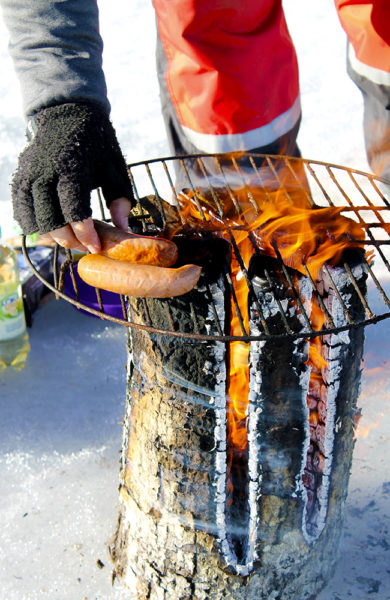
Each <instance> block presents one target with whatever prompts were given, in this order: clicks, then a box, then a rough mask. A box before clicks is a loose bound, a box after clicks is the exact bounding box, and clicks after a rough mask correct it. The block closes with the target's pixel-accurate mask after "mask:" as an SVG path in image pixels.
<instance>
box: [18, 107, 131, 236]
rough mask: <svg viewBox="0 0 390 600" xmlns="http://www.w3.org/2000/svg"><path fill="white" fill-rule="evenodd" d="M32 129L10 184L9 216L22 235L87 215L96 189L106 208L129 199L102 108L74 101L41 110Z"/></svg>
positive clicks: (120, 157)
mask: <svg viewBox="0 0 390 600" xmlns="http://www.w3.org/2000/svg"><path fill="white" fill-rule="evenodd" d="M32 128H33V131H34V133H35V135H34V137H33V139H32V141H31V142H30V144H29V145H28V146H27V147H26V148H25V149H24V151H23V152H22V153H21V155H20V157H19V164H18V168H17V170H16V173H15V175H14V179H13V183H12V199H13V206H14V216H15V219H16V220H17V221H18V222H19V224H20V226H21V227H22V229H23V232H24V233H25V234H26V235H27V234H31V233H35V232H36V231H39V232H40V233H47V232H48V231H52V230H53V229H58V228H59V227H63V226H64V225H66V224H67V223H71V222H73V221H83V220H84V219H87V218H88V217H90V216H91V214H92V211H91V206H90V192H91V190H92V189H95V188H97V187H99V186H100V187H101V188H102V191H103V195H104V198H105V200H106V203H107V206H108V207H109V206H110V204H111V202H112V201H113V200H115V199H116V198H120V197H122V196H125V197H126V198H128V199H129V200H130V202H132V201H133V192H132V189H131V184H130V180H129V177H128V173H127V169H126V163H125V160H124V158H123V155H122V152H121V150H120V148H119V144H118V140H117V138H116V135H115V131H114V128H113V127H112V125H111V122H110V120H109V118H108V116H107V114H106V113H105V112H104V111H103V110H102V109H100V108H99V107H97V106H94V105H91V104H77V103H75V104H73V103H70V104H61V105H59V106H53V107H51V108H45V109H43V110H42V111H40V112H39V113H38V114H37V115H35V116H34V119H33V121H32Z"/></svg>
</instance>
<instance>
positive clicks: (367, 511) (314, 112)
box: [0, 0, 390, 600]
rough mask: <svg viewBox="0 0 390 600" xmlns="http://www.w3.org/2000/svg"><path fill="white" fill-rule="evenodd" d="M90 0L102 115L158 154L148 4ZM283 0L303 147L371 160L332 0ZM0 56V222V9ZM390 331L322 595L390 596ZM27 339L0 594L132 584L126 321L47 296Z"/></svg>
mask: <svg viewBox="0 0 390 600" xmlns="http://www.w3.org/2000/svg"><path fill="white" fill-rule="evenodd" d="M99 5H100V11H101V30H102V34H103V37H104V40H105V53H104V65H105V70H106V76H107V82H108V87H109V93H110V100H111V103H112V119H113V122H114V124H115V126H116V128H117V132H118V136H119V139H120V141H121V144H122V148H123V150H124V152H125V154H126V157H127V160H128V161H129V162H132V161H138V160H142V159H147V158H154V157H158V156H162V155H164V154H168V153H169V150H168V146H167V143H166V140H165V132H164V125H163V122H162V119H161V116H160V110H159V98H158V89H157V82H156V78H155V72H154V48H155V33H154V14H153V9H152V6H151V4H149V3H146V2H143V1H142V0H134V1H133V2H127V1H125V0H116V2H108V1H104V0H101V2H100V3H99ZM284 5H285V9H286V15H287V19H288V23H289V27H290V30H291V34H292V36H293V39H294V41H295V44H296V48H297V52H298V58H299V64H300V70H301V90H302V105H303V115H304V117H303V122H302V127H301V132H300V136H299V142H300V147H301V151H302V154H303V156H304V157H307V158H313V159H318V160H325V161H331V162H334V163H338V164H346V165H348V166H351V167H355V168H358V169H362V170H368V166H367V163H366V158H365V153H364V146H363V137H362V127H361V120H362V104H361V99H360V94H359V92H358V90H357V89H356V88H355V86H354V85H353V84H352V83H351V82H350V80H349V79H348V77H347V75H346V73H345V45H346V43H345V37H344V34H343V31H342V29H341V27H340V25H339V23H338V20H337V16H336V13H335V10H334V7H333V2H332V0H322V1H321V2H307V0H285V2H284ZM0 67H1V74H2V77H1V78H0V202H1V204H0V207H1V213H0V214H1V217H0V219H1V225H2V227H3V228H5V229H6V231H7V230H10V229H12V221H11V217H10V215H11V211H10V205H9V179H10V175H11V173H12V171H13V169H14V167H15V164H16V157H17V154H18V152H19V150H20V149H21V148H22V146H23V144H24V133H23V130H24V124H23V119H22V117H21V111H22V109H21V103H20V99H19V92H18V83H17V81H16V79H15V76H14V74H13V71H12V66H11V63H10V59H9V58H8V55H7V50H6V32H5V29H4V27H3V24H2V23H0ZM389 337H390V324H389V322H388V321H384V322H382V323H381V324H379V325H376V326H370V327H368V328H367V331H366V338H367V339H366V347H365V348H366V349H365V363H364V370H363V384H362V393H361V397H360V401H359V404H360V406H361V407H362V409H363V417H362V419H361V421H360V427H359V429H360V437H359V438H358V440H357V444H356V449H355V458H354V464H353V470H352V476H351V482H350V489H349V497H348V503H347V520H346V526H345V533H344V538H343V543H342V560H341V561H340V566H339V568H338V570H337V572H336V574H335V577H334V579H333V580H332V581H331V582H330V583H329V586H328V587H327V589H326V590H324V591H323V593H322V594H321V595H320V597H319V600H347V599H348V598H353V599H354V600H367V599H368V598H370V599H371V598H372V599H373V600H389V599H390V591H389V590H390V570H389V568H390V567H389V565H390V561H389V557H390V539H389V533H388V532H389V525H390V475H389V469H388V456H389V454H390V440H389V432H390V416H389V411H390V387H389V386H390V371H389V364H388V358H387V357H388V353H389ZM30 340H31V352H30V355H29V358H28V362H27V365H26V367H25V369H24V370H23V371H22V372H21V373H14V372H12V371H9V372H6V373H5V374H2V375H1V379H0V411H1V412H0V522H1V525H0V600H35V599H37V600H38V599H39V600H40V599H50V600H82V599H88V600H122V599H124V598H129V593H128V592H126V591H124V590H123V589H122V588H121V587H120V586H118V585H115V586H114V587H111V568H112V567H111V564H110V559H109V557H108V552H107V543H108V541H109V539H110V537H111V535H112V534H113V532H114V530H115V519H116V513H117V481H118V470H119V466H118V461H119V452H120V448H121V425H120V421H121V418H122V413H123V408H124V396H125V359H126V357H125V331H124V330H123V329H122V328H121V327H120V326H116V325H111V324H107V323H106V322H103V321H100V320H98V319H94V318H91V317H89V316H85V315H83V314H80V313H78V312H77V311H75V310H73V308H72V307H70V306H69V305H67V304H65V303H64V302H62V301H61V302H56V301H55V300H51V301H49V302H48V303H47V304H45V305H44V306H43V307H42V308H41V309H40V310H39V311H38V312H37V313H36V316H35V318H34V322H33V327H32V328H31V330H30ZM364 436H365V437H364ZM98 559H100V561H102V563H104V567H102V568H98V566H97V562H96V561H97V560H98Z"/></svg>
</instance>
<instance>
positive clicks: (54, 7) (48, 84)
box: [0, 0, 110, 118]
mask: <svg viewBox="0 0 390 600" xmlns="http://www.w3.org/2000/svg"><path fill="white" fill-rule="evenodd" d="M0 6H1V7H2V9H3V17H4V21H5V24H6V26H7V28H8V31H9V52H10V55H11V57H12V59H13V61H14V65H15V69H16V73H17V76H18V78H19V81H20V85H21V89H22V98H23V105H24V110H25V115H26V117H27V118H28V117H30V116H32V115H34V114H35V113H37V112H38V111H39V110H40V109H42V108H45V107H48V106H53V105H56V104H62V103H64V102H75V101H76V102H77V101H89V102H95V103H97V104H99V105H100V106H102V107H103V108H104V109H105V110H106V111H107V112H109V110H110V105H109V102H108V100H107V90H106V83H105V78H104V74H103V70H102V51H103V42H102V39H101V37H100V34H99V14H98V7H97V1H96V0H33V1H27V0H0Z"/></svg>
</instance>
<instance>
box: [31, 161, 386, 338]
mask: <svg viewBox="0 0 390 600" xmlns="http://www.w3.org/2000/svg"><path fill="white" fill-rule="evenodd" d="M128 169H129V175H130V178H131V181H132V184H133V189H134V193H135V198H136V206H135V208H134V209H133V214H132V217H131V225H132V227H133V228H135V230H138V231H139V232H144V233H145V234H149V235H156V234H159V233H161V231H165V230H166V228H167V226H168V225H169V223H170V222H172V220H173V221H175V222H176V223H177V224H179V228H181V230H182V235H185V234H186V232H187V233H188V232H191V231H192V233H193V222H192V221H191V218H190V217H187V216H186V215H185V213H184V212H183V211H182V210H179V208H180V207H182V206H183V199H185V198H186V197H187V198H191V202H192V204H193V205H195V207H196V209H197V212H198V213H199V216H200V222H202V221H203V224H204V225H205V229H206V230H207V222H208V213H210V212H212V214H213V216H214V221H215V219H217V220H218V219H220V220H221V222H222V221H223V220H224V219H226V218H228V219H229V223H230V225H229V227H228V228H226V227H225V228H224V235H225V238H227V239H229V241H230V243H231V247H232V253H233V254H234V255H235V256H236V258H237V260H238V263H239V265H240V268H241V270H242V273H243V275H244V277H245V280H246V282H247V285H248V287H249V291H250V292H251V294H252V296H253V298H256V294H255V293H254V290H253V282H252V281H251V277H250V275H249V273H248V270H247V268H246V267H245V264H244V261H243V259H242V257H241V255H240V251H239V249H238V246H237V243H236V241H235V237H234V236H233V231H234V229H240V228H241V229H242V216H243V215H242V205H241V204H240V202H239V201H238V199H237V193H236V190H238V189H239V190H240V194H241V197H242V194H243V193H244V195H245V199H246V201H247V203H248V205H252V208H253V210H255V211H257V212H258V210H259V208H258V205H257V204H256V202H255V201H254V198H253V190H254V189H256V190H261V191H262V193H264V194H270V193H273V192H277V193H280V192H281V193H283V194H284V195H285V196H286V197H287V198H289V199H290V200H291V204H292V205H293V204H294V195H296V194H297V193H299V194H300V195H301V196H305V197H306V199H307V201H308V202H310V203H311V204H312V205H313V206H315V207H321V208H325V207H336V208H340V209H341V214H342V215H343V216H345V217H348V218H349V219H352V220H354V221H356V222H357V223H358V224H359V225H360V226H361V227H362V228H363V229H364V231H365V239H364V240H360V242H359V244H360V246H361V247H362V248H364V250H366V251H367V250H371V251H372V252H373V254H374V258H373V260H371V259H370V260H367V258H366V257H365V256H363V254H364V253H362V263H363V265H364V269H365V270H366V273H367V286H368V298H369V300H367V299H366V297H365V296H364V295H363V294H362V293H361V291H360V289H359V285H358V282H357V281H356V279H355V276H354V274H353V270H352V269H351V267H350V265H349V264H348V262H347V261H343V262H342V266H343V267H344V269H345V272H346V273H347V275H348V277H349V279H350V283H351V285H352V286H353V288H354V289H355V291H356V295H357V297H358V299H359V301H360V303H361V307H362V308H363V313H364V317H363V318H362V320H360V321H356V320H354V319H353V318H352V317H351V316H350V314H349V311H348V308H347V306H346V305H345V303H344V300H343V298H342V297H341V295H340V294H339V292H338V289H337V285H336V284H335V283H334V281H333V280H332V274H331V272H330V270H329V268H327V266H326V265H325V266H324V268H323V276H324V277H326V278H329V282H330V283H331V284H332V286H333V288H334V290H335V293H336V295H337V296H338V299H339V301H340V304H341V306H342V307H343V310H344V315H345V317H346V321H347V325H345V324H343V325H342V326H339V327H338V326H337V324H335V323H334V321H333V318H332V315H331V314H329V312H328V310H327V308H326V303H325V302H323V300H322V291H321V289H320V288H319V286H318V285H317V282H316V280H315V278H314V277H313V276H312V274H311V273H310V270H309V268H308V267H307V266H305V271H306V273H305V275H306V277H307V278H308V281H309V282H310V285H311V287H312V290H313V294H314V295H315V296H316V297H317V299H318V302H319V305H320V307H321V310H322V311H323V313H324V317H325V322H324V326H323V328H322V329H321V330H315V329H314V328H313V327H312V324H311V321H310V315H309V314H308V312H307V309H306V308H305V302H304V299H303V298H301V297H300V294H299V290H298V288H297V286H296V285H295V283H294V278H293V277H292V275H291V269H289V268H288V267H287V265H286V264H285V263H284V262H283V259H282V257H281V253H280V251H279V248H278V246H277V242H276V241H274V242H273V248H274V252H275V257H276V261H277V264H278V270H279V271H280V273H282V274H283V276H282V280H283V282H284V285H285V286H286V295H287V296H288V297H293V298H294V301H295V302H296V305H297V307H298V308H297V310H298V311H299V313H300V315H301V321H303V322H304V327H303V328H302V327H300V329H299V331H294V330H292V329H291V323H290V322H289V320H288V318H287V315H286V313H285V310H284V308H283V303H282V302H281V301H280V297H279V296H278V295H277V294H276V293H275V302H276V304H277V306H278V311H279V314H280V322H281V324H283V327H284V330H283V331H282V332H281V333H279V332H278V334H277V335H275V334H274V333H270V331H269V330H268V327H267V323H266V319H264V318H263V315H262V311H261V307H260V305H259V304H258V306H257V310H258V314H259V332H257V333H256V335H252V334H250V333H249V332H248V331H246V329H245V326H244V322H243V318H242V315H241V312H240V309H239V305H238V302H237V300H236V296H235V290H234V287H233V285H232V279H231V276H230V272H229V267H228V265H226V268H225V270H224V273H223V275H222V277H223V280H224V285H225V288H226V289H228V290H229V291H230V293H231V297H232V299H233V302H234V304H235V307H236V311H237V314H238V317H239V321H240V324H241V330H242V331H241V335H239V336H231V335H229V332H226V331H225V329H224V324H222V323H220V322H219V320H218V316H217V315H218V310H217V307H216V306H214V305H213V300H212V294H211V293H209V290H207V283H205V281H203V280H202V277H201V279H200V282H199V284H198V286H203V287H204V286H206V294H207V296H208V301H210V302H211V309H212V311H213V314H214V316H215V330H214V331H213V332H204V331H202V330H201V327H200V326H199V324H198V322H197V318H196V315H195V313H194V314H193V331H190V332H186V333H183V332H181V331H177V330H176V329H175V326H174V323H173V320H172V319H171V318H170V313H169V302H165V310H166V311H167V315H168V320H167V322H168V323H169V328H166V327H165V328H163V329H162V328H161V327H159V324H158V323H154V322H153V319H152V317H151V312H152V311H150V310H149V302H150V300H146V299H144V300H142V304H143V314H144V321H145V322H144V323H141V324H140V323H135V322H133V321H132V319H131V317H130V318H129V317H128V315H127V308H126V299H125V298H124V297H121V304H122V313H123V318H117V317H113V316H111V315H110V314H107V312H106V311H105V307H104V302H103V301H102V296H101V293H100V290H99V289H96V298H97V303H98V305H99V310H94V309H92V308H90V307H89V306H86V305H85V304H83V303H82V302H80V301H79V299H78V298H79V296H78V287H77V280H76V278H75V277H74V274H73V265H74V262H75V259H74V256H73V255H72V252H71V251H66V253H65V256H64V255H63V251H62V250H60V249H59V248H58V247H56V249H55V256H54V263H55V264H54V273H55V280H54V286H52V285H50V284H49V283H48V282H46V281H45V280H43V279H42V277H41V276H40V274H39V272H37V270H36V269H35V267H34V265H33V264H32V263H31V261H30V259H29V257H28V250H27V249H26V244H25V240H24V241H23V251H24V254H25V256H26V258H27V260H28V262H29V264H30V266H31V268H32V269H33V271H34V272H35V274H36V276H37V277H38V278H39V279H41V280H42V281H44V283H45V284H46V285H47V286H48V287H49V288H50V289H51V290H52V291H54V292H55V293H56V295H57V297H61V298H63V299H65V300H67V301H68V302H71V303H72V304H73V305H75V306H76V307H77V308H80V309H83V310H86V311H88V312H90V313H92V314H94V315H96V316H99V317H101V318H104V319H107V320H110V321H113V322H116V323H120V324H122V325H124V326H126V327H135V328H138V329H145V330H148V331H150V332H153V333H157V334H169V335H171V336H175V337H186V338H188V337H190V338H194V339H197V340H208V339H215V340H220V341H232V340H243V341H250V340H263V339H269V338H271V337H272V338H275V337H280V338H286V337H289V338H302V337H314V336H318V335H323V334H329V333H335V332H336V333H337V332H339V331H343V330H347V329H350V328H356V327H361V326H364V325H368V324H370V323H377V322H378V321H381V320H383V319H385V318H387V317H389V316H390V299H389V292H390V264H389V260H390V248H389V246H390V235H389V233H390V201H389V200H388V198H387V195H386V194H388V196H389V197H390V192H389V190H390V184H388V186H389V187H388V188H387V191H386V186H387V184H386V182H385V181H384V180H382V179H380V178H378V177H376V176H374V175H371V174H368V173H363V172H360V171H356V170H353V169H350V168H346V167H341V166H338V165H333V164H329V163H324V162H319V161H313V160H306V159H297V158H292V157H287V156H268V155H256V154H250V153H241V154H239V155H230V156H226V155H203V154H201V155H191V156H183V157H167V158H162V159H155V160H150V161H145V162H139V163H135V164H132V165H129V167H128ZM200 189H201V190H202V194H203V196H202V197H204V194H206V196H207V202H206V204H204V203H202V202H201V201H199V197H200V196H199V190H200ZM221 193H222V198H223V199H221ZM150 195H151V196H153V198H154V201H153V204H150V203H149V204H148V203H146V204H145V202H144V201H143V199H144V198H146V197H148V196H150ZM98 200H99V204H100V210H101V213H102V218H103V219H104V217H105V215H104V208H103V203H102V201H101V197H100V193H99V192H98ZM226 200H227V201H228V202H226ZM227 205H228V209H227V208H226V206H227ZM206 234H207V235H208V236H210V232H209V231H208V232H207V231H202V227H200V228H199V229H197V231H196V235H197V236H198V237H199V238H200V239H201V238H202V236H206ZM248 236H249V239H250V241H251V244H252V245H253V250H254V253H255V254H257V255H258V256H261V254H262V249H261V248H260V247H259V245H258V243H257V241H256V236H255V235H254V234H253V232H249V233H248ZM68 270H69V272H70V275H71V278H72V282H73V286H74V290H75V297H76V299H74V298H71V297H70V296H68V295H66V294H65V293H64V292H63V282H64V275H65V273H66V271H68ZM264 272H265V276H266V278H267V281H268V284H269V287H270V290H271V291H272V281H273V279H272V276H271V275H272V274H270V273H269V272H268V271H267V269H265V270H264Z"/></svg>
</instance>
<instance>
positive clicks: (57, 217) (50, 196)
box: [32, 177, 66, 233]
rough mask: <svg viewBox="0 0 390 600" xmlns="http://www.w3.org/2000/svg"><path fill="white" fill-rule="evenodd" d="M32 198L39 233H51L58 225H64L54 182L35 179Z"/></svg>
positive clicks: (41, 178) (64, 221)
mask: <svg viewBox="0 0 390 600" xmlns="http://www.w3.org/2000/svg"><path fill="white" fill-rule="evenodd" d="M32 196H33V199H34V212H35V216H36V219H37V224H38V228H39V232H40V233H47V232H49V231H53V230H54V229H55V228H56V227H58V226H59V225H61V224H65V223H66V220H65V219H64V217H63V215H62V213H61V208H60V205H59V202H58V196H57V191H56V183H55V181H52V180H50V179H46V178H44V177H40V178H38V179H36V181H34V183H33V185H32Z"/></svg>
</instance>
